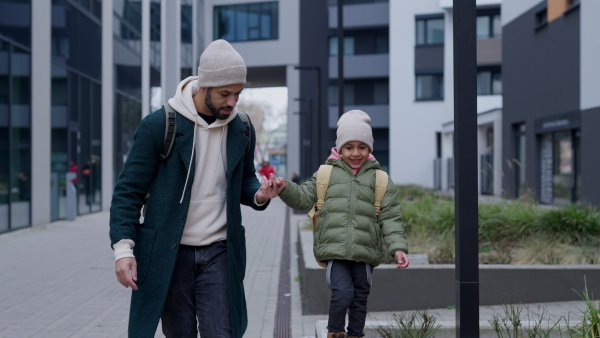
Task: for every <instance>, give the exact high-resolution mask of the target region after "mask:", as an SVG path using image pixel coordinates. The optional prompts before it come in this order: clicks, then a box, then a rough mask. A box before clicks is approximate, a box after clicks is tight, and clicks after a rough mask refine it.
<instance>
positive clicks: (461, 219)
mask: <svg viewBox="0 0 600 338" xmlns="http://www.w3.org/2000/svg"><path fill="white" fill-rule="evenodd" d="M476 9H477V7H476V1H475V0H454V7H453V12H454V19H453V25H454V32H453V33H454V159H455V160H454V175H455V225H456V228H455V241H456V242H455V248H456V272H455V278H456V337H479V265H478V261H479V260H478V248H479V245H478V231H477V230H478V229H477V218H478V211H477V198H478V197H477V90H476V88H477V87H476V84H477V78H476V76H477V56H476V44H475V43H476V38H475V18H476Z"/></svg>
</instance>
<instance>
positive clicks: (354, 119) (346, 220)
mask: <svg viewBox="0 0 600 338" xmlns="http://www.w3.org/2000/svg"><path fill="white" fill-rule="evenodd" d="M370 122H371V118H370V117H369V116H368V115H367V114H366V113H365V112H363V111H360V110H351V111H349V112H346V113H345V114H344V115H342V116H341V117H340V119H339V121H338V124H337V126H338V129H337V140H336V142H335V145H336V147H335V148H333V149H332V151H331V155H330V156H329V158H328V159H327V162H326V164H330V165H333V170H332V172H331V176H330V179H329V187H328V189H327V194H326V199H325V203H324V204H323V207H322V209H321V211H320V218H319V221H318V225H317V226H318V227H317V232H316V233H315V237H314V243H313V245H314V246H313V251H314V254H315V258H316V259H317V260H318V261H321V262H326V263H327V285H328V287H329V288H330V289H331V300H330V303H329V322H328V325H327V329H328V331H329V333H328V335H327V337H328V338H346V337H347V338H350V337H362V336H364V332H363V329H364V326H365V320H366V316H367V298H368V296H369V293H370V291H371V273H372V271H373V268H374V267H375V266H377V265H379V264H380V263H381V257H382V252H381V250H382V245H381V238H382V237H383V239H384V240H385V244H386V246H387V254H388V255H390V256H392V257H394V258H395V259H396V261H397V262H398V266H397V267H398V268H406V267H408V256H407V253H408V244H407V242H406V239H405V238H404V229H403V227H402V223H403V220H402V214H401V211H400V204H399V202H398V197H397V195H396V187H395V186H394V183H393V182H392V181H391V180H389V181H388V185H387V191H386V193H385V196H384V198H383V200H382V201H381V211H380V213H379V216H376V214H375V206H374V202H375V170H376V169H379V163H378V162H377V161H376V160H375V158H374V157H373V155H372V154H371V152H372V151H373V134H372V130H371V126H370V125H369V123H370ZM316 177H317V174H316V173H315V174H314V175H313V176H312V178H310V179H309V180H308V181H306V182H305V183H303V184H302V185H298V184H296V183H293V182H291V181H288V180H285V179H283V178H273V177H272V178H271V180H272V184H274V185H275V186H276V187H277V188H276V189H277V190H280V193H279V197H280V198H281V199H282V200H283V201H284V202H285V203H286V204H287V205H288V206H290V207H291V208H294V209H301V210H308V209H310V208H311V207H312V206H313V204H314V203H315V202H316V201H317V189H316ZM346 312H347V313H348V327H347V329H348V331H347V333H346V330H345V328H346V327H345V319H346Z"/></svg>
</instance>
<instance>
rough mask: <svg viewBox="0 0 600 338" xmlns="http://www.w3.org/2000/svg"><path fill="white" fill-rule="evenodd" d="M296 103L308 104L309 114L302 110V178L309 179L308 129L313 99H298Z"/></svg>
mask: <svg viewBox="0 0 600 338" xmlns="http://www.w3.org/2000/svg"><path fill="white" fill-rule="evenodd" d="M294 101H298V102H308V112H305V111H303V109H300V112H299V113H298V114H300V159H301V165H300V177H309V176H310V174H311V172H310V170H311V164H312V163H311V161H309V160H308V159H309V156H310V145H311V142H310V132H309V129H308V121H310V117H311V116H312V111H313V109H312V101H313V100H312V97H310V96H308V97H296V98H294Z"/></svg>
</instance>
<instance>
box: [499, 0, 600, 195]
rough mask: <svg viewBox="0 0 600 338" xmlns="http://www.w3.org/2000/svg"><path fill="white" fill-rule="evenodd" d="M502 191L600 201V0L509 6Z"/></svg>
mask: <svg viewBox="0 0 600 338" xmlns="http://www.w3.org/2000/svg"><path fill="white" fill-rule="evenodd" d="M502 15H503V18H502V26H503V39H504V42H503V69H504V73H503V81H504V84H505V86H504V89H505V90H504V100H503V101H504V104H503V133H502V144H503V159H504V161H503V171H504V174H505V181H504V182H503V188H504V190H505V192H506V195H507V196H509V197H522V196H533V197H535V198H536V199H537V200H538V201H539V202H540V203H543V204H552V205H562V204H567V203H577V202H579V203H584V204H587V203H590V204H593V205H596V206H597V205H600V182H599V180H598V179H597V174H598V172H600V158H598V156H597V148H598V145H599V144H600V134H599V133H598V128H599V127H600V95H598V92H599V90H600V63H599V62H598V60H600V39H598V32H600V22H599V21H598V19H597V18H598V15H600V2H598V1H596V0H547V1H546V0H545V1H539V0H535V1H532V0H528V1H505V2H503V4H502Z"/></svg>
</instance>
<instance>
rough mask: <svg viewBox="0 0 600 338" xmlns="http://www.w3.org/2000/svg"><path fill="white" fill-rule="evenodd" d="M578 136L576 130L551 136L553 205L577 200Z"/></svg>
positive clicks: (578, 186)
mask: <svg viewBox="0 0 600 338" xmlns="http://www.w3.org/2000/svg"><path fill="white" fill-rule="evenodd" d="M579 135H580V132H579V131H578V130H576V131H561V132H556V133H554V134H553V177H552V183H553V189H552V190H553V204H556V205H565V204H569V203H571V202H573V203H574V202H577V200H578V199H579V191H580V190H581V189H580V186H581V185H580V178H579V176H580V175H579V162H580V161H579V154H580V147H579Z"/></svg>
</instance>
